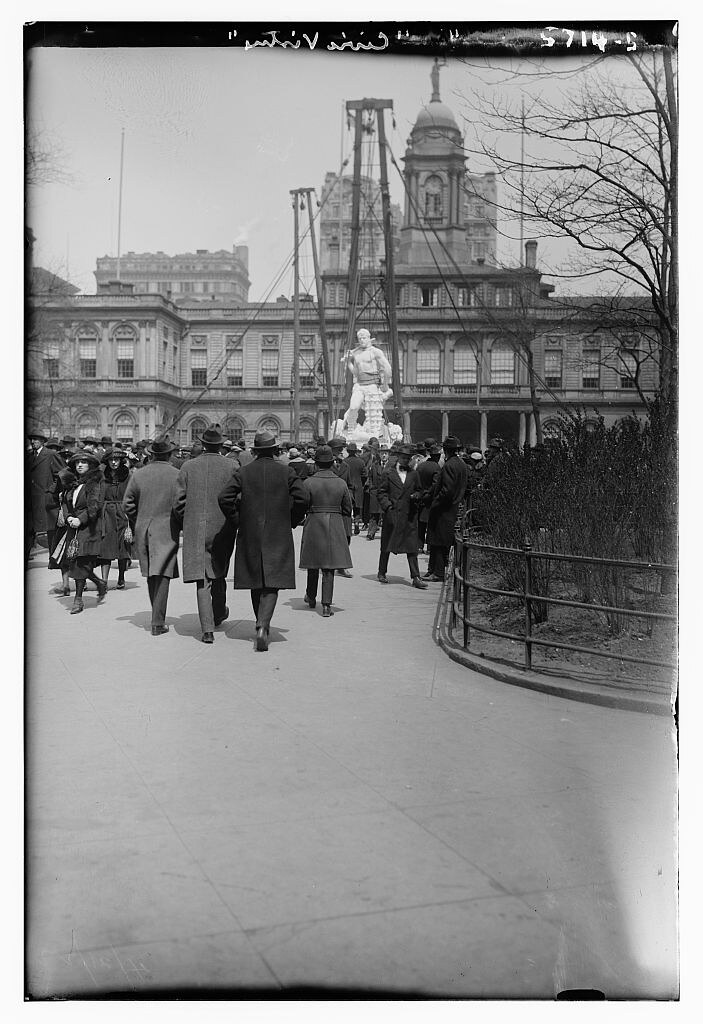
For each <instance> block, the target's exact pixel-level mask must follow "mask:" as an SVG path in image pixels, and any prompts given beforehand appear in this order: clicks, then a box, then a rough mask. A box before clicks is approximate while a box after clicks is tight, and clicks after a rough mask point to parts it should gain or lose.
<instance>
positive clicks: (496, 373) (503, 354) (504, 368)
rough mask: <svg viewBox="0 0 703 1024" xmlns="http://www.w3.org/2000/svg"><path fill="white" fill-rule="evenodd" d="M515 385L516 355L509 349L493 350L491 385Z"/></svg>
mask: <svg viewBox="0 0 703 1024" xmlns="http://www.w3.org/2000/svg"><path fill="white" fill-rule="evenodd" d="M514 383H515V353H514V352H513V351H511V349H509V348H503V347H502V346H500V347H499V348H495V347H494V348H492V349H491V384H514Z"/></svg>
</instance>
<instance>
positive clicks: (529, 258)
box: [525, 239, 537, 270]
mask: <svg viewBox="0 0 703 1024" xmlns="http://www.w3.org/2000/svg"><path fill="white" fill-rule="evenodd" d="M525 266H526V267H527V268H528V270H534V269H535V268H536V266H537V242H535V240H534V239H531V240H530V241H529V242H525Z"/></svg>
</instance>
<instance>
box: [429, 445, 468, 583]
mask: <svg viewBox="0 0 703 1024" xmlns="http://www.w3.org/2000/svg"><path fill="white" fill-rule="evenodd" d="M461 447H462V445H461V441H460V440H459V438H458V437H454V436H453V435H452V434H449V435H448V436H447V437H445V439H444V441H443V442H442V448H443V450H444V465H443V466H442V467H441V469H440V471H439V473H438V474H437V476H436V478H435V483H434V487H433V489H432V498H431V500H430V510H429V516H428V521H427V541H428V543H429V545H430V564H431V570H432V571H431V572H428V574H427V575H426V577H425V579H428V580H429V581H430V582H431V583H440V582H443V581H444V574H445V572H446V569H447V562H448V560H449V550H450V548H451V546H452V544H453V543H454V525H455V523H456V517H457V514H458V511H459V504H460V502H461V501H462V499H463V497H464V494H465V493H466V485H467V483H468V477H469V471H468V469H467V467H466V464H465V463H464V461H463V460H462V459H460V458H459V454H458V453H459V451H460V449H461Z"/></svg>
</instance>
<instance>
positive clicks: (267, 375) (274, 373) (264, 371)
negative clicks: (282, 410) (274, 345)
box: [261, 339, 278, 388]
mask: <svg viewBox="0 0 703 1024" xmlns="http://www.w3.org/2000/svg"><path fill="white" fill-rule="evenodd" d="M264 340H265V339H264ZM261 385H262V387H265V388H277V387H278V349H264V350H263V351H262V353H261Z"/></svg>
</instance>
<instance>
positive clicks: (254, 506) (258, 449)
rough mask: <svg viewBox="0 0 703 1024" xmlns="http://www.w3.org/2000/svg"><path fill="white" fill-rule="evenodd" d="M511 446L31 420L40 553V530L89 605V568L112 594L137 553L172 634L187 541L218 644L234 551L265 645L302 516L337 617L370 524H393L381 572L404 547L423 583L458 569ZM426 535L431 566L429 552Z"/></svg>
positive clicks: (292, 583) (31, 490)
mask: <svg viewBox="0 0 703 1024" xmlns="http://www.w3.org/2000/svg"><path fill="white" fill-rule="evenodd" d="M503 451H504V445H503V442H502V441H501V440H500V439H499V438H495V439H493V440H492V441H491V444H490V446H489V449H488V451H487V452H485V453H484V452H481V451H480V449H478V448H475V447H472V446H467V445H464V444H463V443H462V442H461V441H460V440H459V438H457V437H454V436H451V435H449V436H447V437H445V438H444V440H443V441H442V442H441V443H439V442H438V441H437V440H436V439H435V438H431V437H430V438H426V439H425V440H424V441H423V442H422V443H420V444H410V443H407V442H397V443H395V444H392V445H388V444H384V443H383V442H382V441H379V440H378V439H376V438H371V439H370V440H369V442H368V443H367V444H365V445H363V447H362V448H358V447H357V445H356V444H355V443H354V442H351V441H350V442H347V441H346V439H345V438H344V437H332V438H329V439H328V440H325V439H324V438H321V437H320V438H316V439H315V441H314V442H313V443H309V444H301V443H295V442H281V443H279V442H278V441H277V439H276V437H275V436H274V435H273V434H271V433H269V432H267V431H260V432H259V433H257V434H256V437H255V438H254V442H253V445H252V446H251V448H250V449H247V448H246V447H245V446H244V444H241V443H237V442H234V441H231V440H229V439H228V438H225V437H223V436H222V434H221V432H220V429H219V427H218V426H215V427H212V428H209V429H208V430H206V431H205V432H204V433H203V435H202V437H201V439H200V440H199V441H198V442H196V443H195V444H193V445H192V446H188V447H186V448H183V447H179V446H178V445H176V444H175V443H173V442H172V441H170V440H169V438H168V435H163V436H160V437H158V438H157V439H156V440H154V441H152V442H148V441H140V442H138V443H137V444H135V445H131V444H126V443H120V442H119V441H116V442H113V441H112V440H111V438H109V437H102V438H101V439H100V440H99V441H98V440H97V439H96V438H93V437H85V438H82V439H80V440H78V439H76V438H74V437H71V436H66V437H64V438H62V439H61V440H58V439H55V438H54V439H52V438H47V437H46V436H45V435H44V434H43V433H42V432H41V431H37V432H30V433H29V435H28V438H27V474H26V478H27V486H28V494H27V501H26V510H27V522H26V533H27V547H26V554H27V557H28V558H29V557H30V553H31V551H32V550H33V548H34V547H35V545H39V546H40V547H46V548H48V552H49V568H50V569H52V570H58V571H60V572H61V584H60V586H59V587H58V590H57V592H58V593H60V594H61V595H63V596H70V593H71V590H70V580H73V581H74V584H75V593H74V600H73V605H72V607H71V609H70V611H71V614H74V615H75V614H79V613H80V612H82V611H83V610H84V607H85V604H84V595H85V591H86V585H87V584H88V582H90V583H92V584H93V585H94V586H95V589H96V591H97V603H98V604H102V603H103V602H104V600H105V598H106V595H107V592H108V578H109V573H110V569H111V566H112V563H113V562H115V563H116V565H117V589H118V590H121V589H124V586H125V571H126V569H127V568H128V567H129V566H130V565H131V563H132V560H133V559H134V560H138V561H139V566H140V569H141V573H142V575H143V576H145V577H146V579H147V590H148V594H149V601H150V605H151V633H152V635H153V636H161V635H163V634H164V633H167V632H168V631H169V627H168V625H167V624H166V621H165V620H166V611H167V605H168V595H169V586H170V581H171V580H172V579H174V578H176V577H178V575H179V566H178V562H179V559H178V554H179V549H180V550H181V566H182V575H183V580H184V582H186V583H189V582H192V583H195V587H196V602H197V609H198V615H199V618H200V625H201V631H202V635H201V640H202V642H203V643H206V644H211V643H213V642H214V631H215V629H216V627H217V626H219V625H220V624H221V623H222V622H224V621H225V620H226V619H227V618H228V617H229V609H228V607H227V584H226V577H227V575H228V573H229V567H230V562H231V560H232V557H233V555H234V588H235V589H246V590H249V591H250V594H251V602H252V607H253V610H254V614H255V617H256V634H255V648H256V650H258V651H266V650H268V642H269V632H270V628H271V619H272V616H273V613H274V610H275V607H276V602H277V599H278V592H279V590H287V589H295V587H296V578H295V568H296V567H295V552H294V543H293V530H294V529H295V528H296V527H298V526H302V538H301V544H300V557H299V565H298V568H300V569H304V570H306V573H307V580H306V588H305V594H304V600H305V603H306V604H307V605H308V607H309V608H310V609H314V608H316V606H317V599H318V588H319V587H320V576H321V577H322V580H321V593H320V603H321V605H322V616H323V617H324V618H329V617H330V616H332V615H333V614H334V611H333V608H332V604H333V596H334V582H335V576H336V575H341V576H351V575H352V574H351V571H350V570H351V569H352V558H351V548H350V544H351V538H352V536H353V535H356V536H358V535H359V534H360V533H362V532H365V533H366V537H367V539H368V540H369V541H373V540H374V538H375V537H376V535H377V534H378V533H379V531H380V553H379V561H378V572H377V577H376V578H377V580H378V582H379V583H381V584H387V583H388V575H387V572H388V566H389V562H390V557H391V555H405V556H406V559H407V564H408V571H409V575H410V580H411V584H412V586H413V587H415V588H417V589H419V590H424V589H426V588H427V587H428V585H429V584H430V583H440V582H443V581H444V578H445V572H446V568H447V562H448V556H449V551H450V548H451V546H452V544H453V541H454V531H455V527H456V522H457V518H458V516H459V515H460V513H461V510H462V509H463V508H464V507H466V506H467V505H468V504H469V503H470V501H471V492H472V490H473V489H474V488H476V487H478V486H482V484H483V481H484V480H485V479H486V478H489V477H490V474H491V472H493V471H494V470H495V468H496V465H497V462H496V459H497V457H499V456H500V455H501V453H502V452H503ZM498 461H499V459H498ZM181 535H182V549H181ZM425 550H427V553H428V554H429V561H428V565H427V571H426V572H425V573H421V572H420V567H419V563H418V555H419V554H420V553H423V552H425Z"/></svg>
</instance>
